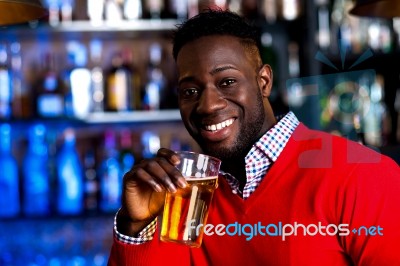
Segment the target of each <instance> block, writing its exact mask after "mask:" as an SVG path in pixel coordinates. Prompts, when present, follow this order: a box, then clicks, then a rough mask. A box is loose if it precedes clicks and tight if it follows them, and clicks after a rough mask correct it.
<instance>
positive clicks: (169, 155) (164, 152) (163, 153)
mask: <svg viewBox="0 0 400 266" xmlns="http://www.w3.org/2000/svg"><path fill="white" fill-rule="evenodd" d="M157 157H163V158H165V159H166V160H168V161H169V162H170V163H171V164H173V165H177V164H179V162H180V158H179V156H178V155H177V154H176V153H175V152H174V151H172V150H169V149H166V148H161V149H159V150H158V152H157Z"/></svg>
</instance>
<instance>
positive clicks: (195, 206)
mask: <svg viewBox="0 0 400 266" xmlns="http://www.w3.org/2000/svg"><path fill="white" fill-rule="evenodd" d="M176 153H177V154H178V155H179V157H180V163H179V165H177V166H176V167H177V168H178V170H180V171H181V173H182V175H183V176H184V177H185V178H186V181H187V183H188V186H187V187H186V188H177V191H176V192H175V193H170V192H167V193H166V196H165V205H164V212H163V218H162V224H161V234H160V239H161V240H162V241H169V242H176V243H181V244H186V245H189V246H191V247H200V245H201V242H202V239H203V228H204V226H205V225H206V222H207V216H208V211H209V208H210V205H211V199H212V196H213V193H214V190H215V189H216V188H217V186H218V173H219V168H220V165H221V161H220V160H219V159H217V158H214V157H211V156H208V155H204V154H199V153H194V152H186V151H178V152H176Z"/></svg>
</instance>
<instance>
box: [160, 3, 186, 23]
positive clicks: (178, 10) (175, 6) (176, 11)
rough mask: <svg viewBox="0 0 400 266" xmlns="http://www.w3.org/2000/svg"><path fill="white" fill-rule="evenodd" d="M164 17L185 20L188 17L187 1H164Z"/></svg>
mask: <svg viewBox="0 0 400 266" xmlns="http://www.w3.org/2000/svg"><path fill="white" fill-rule="evenodd" d="M165 9H166V10H167V11H166V12H165V13H166V14H165V15H164V17H166V18H174V19H178V20H185V19H187V17H188V1H187V0H169V1H166V4H165Z"/></svg>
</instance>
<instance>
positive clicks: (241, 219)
mask: <svg viewBox="0 0 400 266" xmlns="http://www.w3.org/2000/svg"><path fill="white" fill-rule="evenodd" d="M173 54H174V58H175V60H176V63H177V68H178V73H179V80H178V83H179V86H178V90H179V108H180V111H181V115H182V120H183V122H184V124H185V127H186V129H187V130H188V132H189V133H190V134H191V136H192V137H193V138H194V139H195V140H196V141H197V143H198V144H199V145H200V147H201V148H202V150H203V152H204V153H206V154H209V155H212V156H214V157H218V158H220V159H221V160H222V165H221V169H222V171H221V172H220V175H219V180H218V182H219V188H218V189H217V190H216V191H215V194H214V198H213V201H212V205H211V207H210V212H209V216H208V223H209V224H211V226H209V227H208V228H217V229H216V231H215V232H218V234H217V233H212V232H211V230H210V233H209V234H207V235H206V236H205V237H204V239H203V244H202V246H201V247H200V248H190V247H187V246H183V245H178V244H174V243H164V242H160V240H159V236H158V235H159V232H158V228H159V225H158V222H159V221H158V219H157V218H156V217H157V216H158V215H160V214H161V210H162V207H163V204H164V192H165V191H170V192H175V191H176V189H177V187H185V186H187V184H186V182H185V180H184V178H183V177H182V176H181V174H180V173H179V172H178V171H177V170H176V168H175V167H174V165H175V164H176V163H177V162H178V161H179V158H178V156H177V155H176V154H175V153H174V152H173V151H171V150H168V149H165V148H162V149H160V150H159V151H158V154H157V156H156V157H155V158H153V159H148V160H143V161H142V162H140V163H138V164H137V165H135V166H134V167H133V168H132V169H131V171H129V172H128V173H127V174H126V175H125V177H124V186H123V202H122V206H121V209H120V210H119V212H118V213H117V215H116V219H115V227H114V235H115V238H114V243H113V247H112V250H111V254H110V259H109V265H118V266H120V265H160V264H168V265H169V264H171V265H172V264H174V265H395V264H396V263H399V262H400V255H399V254H398V252H397V250H396V247H397V246H398V243H400V233H399V230H398V228H397V227H398V225H399V222H400V204H399V202H400V196H399V195H400V193H399V192H400V169H399V167H398V166H397V165H396V164H395V163H394V162H393V161H392V160H391V159H389V158H387V157H384V156H382V155H380V154H378V153H376V152H374V151H372V150H370V149H368V148H366V147H363V146H361V145H359V144H357V143H354V142H350V141H348V140H346V139H344V138H340V137H336V136H333V135H329V134H326V133H322V132H318V131H313V130H310V129H308V128H307V127H305V126H304V125H303V124H302V123H300V122H299V121H298V120H297V118H296V116H295V115H294V114H293V113H292V112H289V113H288V114H286V115H285V116H284V117H283V118H281V119H277V118H275V116H274V112H273V110H272V108H271V105H270V103H269V100H268V97H269V95H270V92H271V87H272V79H273V75H272V70H271V68H270V66H269V65H266V64H263V62H262V61H261V57H260V53H259V35H258V31H257V29H256V28H254V27H252V26H250V25H249V24H247V23H245V21H243V20H242V19H241V18H240V16H238V15H236V14H234V13H230V12H228V11H211V10H209V11H206V12H204V13H200V14H199V15H198V16H195V17H193V18H191V19H189V20H188V21H187V22H185V23H184V24H182V25H181V26H180V27H179V28H178V30H177V31H176V34H175V38H174V47H173ZM364 228H365V230H364ZM374 228H375V229H376V228H380V231H379V232H380V233H379V234H376V230H375V229H374ZM223 229H226V231H223ZM228 229H229V230H230V229H234V231H229V230H228ZM275 229H276V230H275ZM353 229H354V230H356V231H355V232H356V233H353ZM358 229H359V231H357V230H358ZM351 230H352V231H351Z"/></svg>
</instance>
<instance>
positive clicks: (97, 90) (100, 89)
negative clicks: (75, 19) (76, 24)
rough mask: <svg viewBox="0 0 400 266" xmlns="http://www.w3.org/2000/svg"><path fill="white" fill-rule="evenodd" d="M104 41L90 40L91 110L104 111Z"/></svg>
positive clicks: (95, 111)
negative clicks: (91, 65)
mask: <svg viewBox="0 0 400 266" xmlns="http://www.w3.org/2000/svg"><path fill="white" fill-rule="evenodd" d="M101 55H102V43H101V41H100V40H96V39H94V40H92V41H91V42H90V59H91V60H90V61H91V63H92V64H93V67H92V68H91V74H90V75H91V106H92V110H91V112H94V113H97V112H100V113H101V112H104V73H103V68H102V66H101V60H102V56H101Z"/></svg>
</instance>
